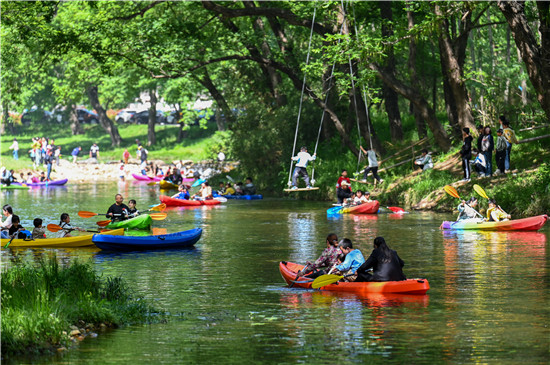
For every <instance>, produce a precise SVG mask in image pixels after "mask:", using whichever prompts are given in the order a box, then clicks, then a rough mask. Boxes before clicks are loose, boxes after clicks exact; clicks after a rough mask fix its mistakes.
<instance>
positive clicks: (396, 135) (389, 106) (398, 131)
mask: <svg viewBox="0 0 550 365" xmlns="http://www.w3.org/2000/svg"><path fill="white" fill-rule="evenodd" d="M378 4H379V6H380V14H381V16H382V21H383V24H382V37H383V38H389V37H391V36H393V28H392V26H391V23H392V22H393V13H392V9H391V6H392V2H391V1H379V2H378ZM385 54H386V60H385V61H386V62H385V66H384V68H385V72H387V73H390V74H395V56H394V52H393V46H391V45H390V46H388V47H387V48H386V51H385ZM382 94H383V95H384V101H385V103H384V104H385V106H386V113H387V115H388V122H389V124H390V135H391V140H392V141H393V142H395V141H402V140H403V126H402V124H401V114H400V113H399V102H398V97H397V93H396V92H395V91H393V90H392V88H391V87H389V86H387V85H386V84H383V86H382Z"/></svg>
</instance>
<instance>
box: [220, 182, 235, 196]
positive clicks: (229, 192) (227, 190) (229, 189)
mask: <svg viewBox="0 0 550 365" xmlns="http://www.w3.org/2000/svg"><path fill="white" fill-rule="evenodd" d="M222 195H235V189H233V186H231V183H227V185H225V191H224V192H223V194H222Z"/></svg>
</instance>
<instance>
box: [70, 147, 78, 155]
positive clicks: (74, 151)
mask: <svg viewBox="0 0 550 365" xmlns="http://www.w3.org/2000/svg"><path fill="white" fill-rule="evenodd" d="M79 153H80V149H79V148H78V147H76V148H75V149H74V150H73V152H71V155H72V156H78V154H79Z"/></svg>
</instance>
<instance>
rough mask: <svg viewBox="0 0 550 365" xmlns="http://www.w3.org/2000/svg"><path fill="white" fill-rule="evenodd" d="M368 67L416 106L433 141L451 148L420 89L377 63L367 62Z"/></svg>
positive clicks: (447, 148)
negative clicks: (410, 85)
mask: <svg viewBox="0 0 550 365" xmlns="http://www.w3.org/2000/svg"><path fill="white" fill-rule="evenodd" d="M369 68H370V69H372V70H374V71H376V72H377V76H378V77H379V78H380V79H381V80H382V81H383V82H384V83H385V84H387V85H389V86H391V88H392V89H393V90H395V92H397V93H398V94H399V95H401V96H403V97H404V98H406V99H408V100H410V101H411V102H412V103H413V104H414V105H415V106H416V107H417V108H418V111H419V112H420V114H421V115H422V118H424V120H426V121H427V122H428V126H429V127H430V130H431V131H432V133H433V135H434V139H435V142H436V143H437V145H438V146H439V147H440V148H441V149H442V150H443V151H445V152H446V151H448V150H449V149H450V148H451V141H450V140H449V137H448V136H447V132H445V128H443V126H442V125H441V123H440V122H439V120H438V119H437V116H436V115H435V111H434V110H433V109H432V108H431V107H430V106H429V105H428V102H427V101H426V99H424V97H423V96H422V94H421V93H420V91H419V90H418V89H416V88H413V87H409V86H407V85H405V84H403V83H402V82H401V81H399V80H397V79H396V78H395V77H394V75H392V74H388V73H386V72H384V70H383V69H382V68H381V67H380V66H379V65H377V64H375V63H371V64H369Z"/></svg>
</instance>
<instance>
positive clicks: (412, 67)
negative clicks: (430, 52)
mask: <svg viewBox="0 0 550 365" xmlns="http://www.w3.org/2000/svg"><path fill="white" fill-rule="evenodd" d="M407 20H408V28H409V30H411V29H412V28H413V27H414V13H413V12H412V11H407ZM407 66H408V68H409V73H410V75H411V85H418V86H419V88H421V87H420V86H421V82H420V80H419V79H418V75H417V74H416V39H415V38H414V37H411V38H410V39H409V60H408V62H407ZM410 107H411V112H412V114H413V115H414V120H415V123H416V130H417V131H418V138H419V139H422V138H424V137H426V136H427V135H428V132H427V130H426V123H425V122H424V119H422V116H421V114H420V113H419V112H418V111H417V108H416V107H415V106H414V104H413V103H410Z"/></svg>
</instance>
